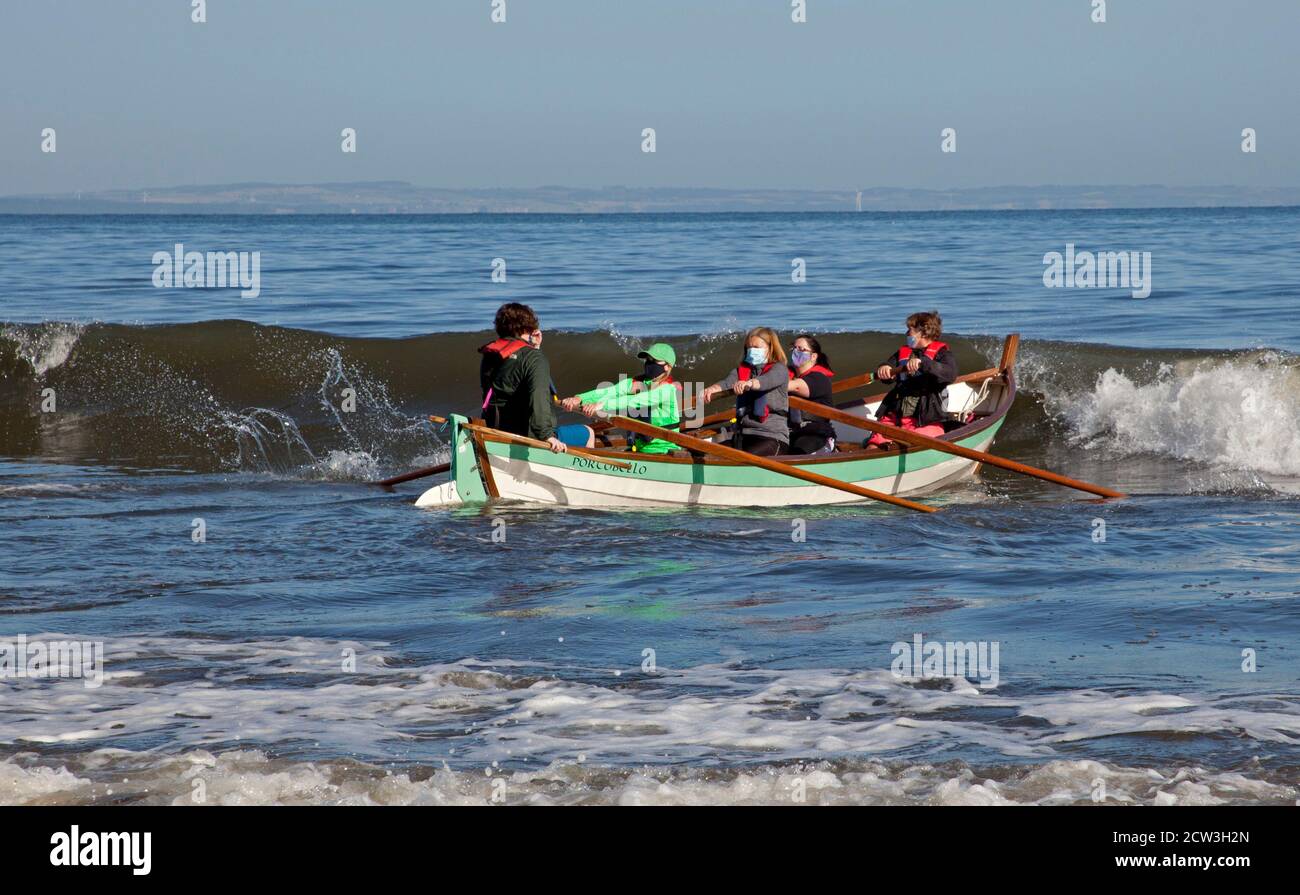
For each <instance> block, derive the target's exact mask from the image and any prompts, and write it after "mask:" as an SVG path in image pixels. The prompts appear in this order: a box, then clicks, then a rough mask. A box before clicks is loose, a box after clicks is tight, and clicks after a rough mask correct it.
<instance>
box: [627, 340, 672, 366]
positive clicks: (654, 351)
mask: <svg viewBox="0 0 1300 895" xmlns="http://www.w3.org/2000/svg"><path fill="white" fill-rule="evenodd" d="M637 357H648V358H650V359H651V360H657V361H659V363H661V364H672V365H673V366H674V367H675V366H677V352H676V351H673V346H671V345H669V344H667V343H666V342H655V343H654V344H653V345H651V346H650V347H649V348H647V349H646V350H645V351H640V352H637Z"/></svg>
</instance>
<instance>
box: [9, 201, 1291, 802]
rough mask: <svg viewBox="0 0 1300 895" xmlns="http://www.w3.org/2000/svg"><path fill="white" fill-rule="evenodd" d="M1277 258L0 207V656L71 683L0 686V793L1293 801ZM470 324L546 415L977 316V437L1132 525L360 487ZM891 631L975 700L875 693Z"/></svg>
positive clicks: (985, 505)
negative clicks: (522, 367) (646, 363)
mask: <svg viewBox="0 0 1300 895" xmlns="http://www.w3.org/2000/svg"><path fill="white" fill-rule="evenodd" d="M177 242H181V243H184V245H185V247H186V249H188V250H196V251H249V252H253V251H256V252H260V253H261V268H260V273H261V294H260V296H259V297H258V298H256V299H246V298H241V297H240V296H239V294H238V291H236V290H229V289H227V290H214V289H157V288H154V287H153V285H152V283H151V278H152V275H153V264H152V262H151V259H152V257H153V255H154V253H155V252H170V251H171V249H172V246H173V245H174V244H175V243H177ZM1067 244H1073V245H1074V246H1076V249H1077V250H1078V251H1085V250H1086V251H1094V252H1097V251H1136V252H1150V253H1151V271H1152V290H1151V294H1150V296H1149V297H1147V298H1144V299H1140V298H1133V297H1132V296H1131V295H1129V293H1128V291H1127V290H1120V289H1112V290H1101V289H1079V288H1074V289H1049V288H1046V287H1045V286H1044V283H1043V270H1044V264H1043V256H1044V254H1045V253H1048V252H1052V251H1060V252H1064V251H1065V247H1066V245H1067ZM1297 249H1300V210H1297V209H1206V210H1134V211H1070V212H1064V211H1045V212H988V213H953V214H938V213H936V214H898V215H870V214H862V215H855V214H847V215H647V216H636V215H626V216H609V217H602V216H592V217H567V216H527V215H520V216H468V217H456V216H439V217H365V216H355V217H320V218H298V217H285V218H277V217H211V218H206V217H129V218H128V217H104V218H94V217H88V218H73V217H0V270H3V272H4V291H3V298H2V299H0V302H2V304H0V427H2V428H0V668H2V667H3V660H4V655H5V653H4V652H2V651H3V650H4V649H5V648H6V643H5V642H7V643H8V645H9V646H11V647H13V648H14V649H16V648H17V647H16V644H17V639H18V638H19V637H20V636H23V637H25V638H27V640H28V641H29V642H32V643H49V642H53V641H56V640H63V639H68V640H77V641H90V642H102V644H103V657H104V662H103V672H104V676H103V678H102V681H100V683H99V685H98V686H86V684H85V682H84V681H82V680H79V679H57V680H51V679H43V678H40V677H31V676H16V675H15V674H12V673H10V674H8V675H7V676H6V677H5V678H4V679H3V680H0V688H3V694H4V699H3V701H0V801H3V802H24V803H27V802H63V801H66V802H78V803H81V802H107V801H127V802H188V801H192V800H193V794H194V792H195V791H196V786H195V781H202V783H203V787H202V789H203V792H204V793H205V795H204V798H205V799H208V800H211V801H221V802H232V803H239V802H259V803H260V802H279V803H299V802H484V801H491V800H492V799H494V798H497V799H501V800H504V801H518V802H610V801H614V802H720V801H723V802H745V801H754V802H782V801H791V800H795V799H796V793H806V798H807V800H808V801H810V802H888V803H917V802H920V803H989V802H995V803H996V802H1016V803H1066V802H1080V803H1082V802H1091V801H1095V800H1098V798H1099V793H1100V798H1101V799H1102V800H1107V801H1112V802H1115V801H1118V802H1125V803H1141V804H1166V803H1180V804H1188V803H1209V804H1213V803H1219V802H1245V803H1282V802H1286V803H1291V802H1293V801H1294V800H1295V799H1296V798H1297V797H1300V748H1298V746H1297V744H1298V743H1300V655H1298V654H1297V650H1298V649H1300V612H1298V611H1297V605H1298V604H1297V602H1296V601H1297V599H1300V503H1298V502H1297V500H1296V497H1295V495H1296V494H1297V493H1300V432H1298V427H1297V422H1296V420H1297V410H1300V364H1298V363H1297V360H1296V354H1295V353H1296V352H1298V351H1300V322H1298V321H1300V315H1297V314H1296V309H1297V300H1298V299H1300V275H1297V273H1296V271H1295V268H1294V259H1295V258H1296V257H1297ZM494 258H502V259H504V260H505V269H506V281H505V282H504V283H494V282H493V281H492V279H491V273H492V269H493V259H494ZM796 258H802V259H804V261H805V262H806V270H807V281H806V282H804V283H794V282H792V280H791V271H792V266H791V263H792V260H793V259H796ZM506 300H518V301H525V302H529V303H531V304H533V305H534V307H536V308H537V310H538V311H539V313H540V314H541V316H542V319H543V325H544V327H545V328H546V330H547V332H548V336H547V342H546V344H545V348H546V350H547V353H548V355H550V356H551V358H552V362H553V367H554V370H555V375H556V379H557V385H559V387H560V388H561V390H562V391H571V390H576V389H577V388H578V387H582V386H586V385H588V384H590V382H591V381H598V380H599V379H602V378H607V377H609V376H610V375H613V374H616V373H617V372H619V370H620V369H625V368H624V367H621V366H620V365H621V364H625V363H627V362H628V360H627V359H628V357H629V356H630V355H631V354H634V349H635V348H636V347H637V346H639V345H640V344H642V343H644V342H645V341H647V340H649V339H651V338H660V337H666V338H668V339H669V340H670V341H673V342H674V344H675V345H676V346H677V347H678V350H679V354H681V355H682V357H683V367H689V368H691V370H692V371H694V372H698V373H699V375H701V376H704V377H705V378H709V377H710V376H711V375H712V374H713V372H714V371H720V370H722V369H724V368H725V367H726V366H727V365H728V364H729V363H731V362H733V355H734V354H735V351H736V340H737V334H738V331H741V330H743V329H744V328H745V327H748V326H751V325H755V324H759V323H762V324H769V325H773V326H776V327H778V328H779V329H780V330H781V332H782V333H783V334H788V335H789V336H791V337H792V336H793V335H795V334H796V333H797V332H798V331H799V330H802V329H805V328H806V329H811V330H813V331H815V332H817V333H821V334H826V333H830V334H831V335H830V336H829V337H828V338H827V340H826V341H827V344H828V345H829V346H831V348H830V350H831V351H832V353H833V355H834V356H836V357H837V358H839V359H840V361H839V362H838V363H837V369H838V370H839V372H840V373H842V374H845V375H847V374H851V373H854V372H858V371H859V370H862V369H867V368H868V367H869V366H871V365H872V363H873V361H876V360H879V359H880V357H882V356H883V355H884V354H887V353H888V350H889V349H890V347H891V346H892V345H893V344H895V343H896V342H897V340H898V335H897V334H898V333H899V332H900V329H901V323H902V319H903V318H904V317H905V316H906V314H907V313H909V312H910V311H913V310H919V309H929V308H938V309H940V310H941V311H942V313H943V316H944V319H945V324H946V328H947V329H948V331H949V332H950V333H951V334H952V339H951V341H952V342H953V344H954V346H955V347H956V349H957V351H958V356H959V359H960V360H961V362H962V364H963V367H965V368H968V369H976V368H978V367H980V366H985V365H987V364H989V363H992V362H993V361H994V360H996V357H997V352H998V350H999V346H1000V340H1001V337H1002V336H1003V335H1004V334H1005V333H1008V332H1012V331H1019V332H1021V333H1022V334H1023V335H1024V338H1025V341H1024V343H1023V345H1022V349H1021V358H1020V363H1019V365H1018V374H1019V379H1020V385H1021V389H1022V391H1021V396H1020V398H1019V400H1018V402H1017V406H1016V408H1015V409H1014V410H1013V412H1012V414H1011V416H1010V417H1009V419H1008V421H1007V424H1006V427H1005V429H1004V431H1003V433H1002V435H1001V436H1000V437H999V440H998V442H997V451H998V452H999V453H1002V454H1005V455H1007V456H1010V457H1013V458H1014V459H1018V460H1022V461H1024V462H1028V463H1033V464H1037V465H1041V466H1047V467H1050V468H1053V469H1057V470H1059V471H1062V472H1064V473H1066V474H1068V475H1072V476H1076V477H1080V478H1084V479H1088V480H1091V481H1097V482H1102V483H1105V484H1108V485H1112V486H1114V487H1117V488H1119V489H1121V490H1124V491H1126V492H1128V493H1130V494H1131V495H1132V496H1131V497H1130V498H1129V499H1127V500H1123V501H1114V502H1097V501H1093V500H1091V499H1088V498H1087V496H1086V495H1081V494H1076V493H1074V492H1071V491H1067V490H1063V489H1059V488H1056V487H1054V486H1051V485H1047V484H1044V483H1040V482H1037V481H1035V480H1029V479H1024V478H1021V477H1018V476H1015V475H1013V474H1011V473H1008V472H1003V471H1000V470H995V469H987V468H986V469H985V470H984V471H983V472H982V473H981V475H980V477H979V478H977V479H975V480H973V481H971V482H968V483H964V484H960V485H955V486H953V487H951V488H948V489H945V490H944V491H942V492H940V493H938V494H936V495H933V496H931V497H928V498H926V500H928V501H930V502H932V503H933V504H934V505H936V506H939V507H940V508H941V509H942V511H941V512H939V513H936V514H932V515H926V516H920V515H913V514H907V513H906V512H905V511H901V510H894V509H892V508H886V507H880V506H876V505H864V506H848V507H835V508H820V509H813V508H791V509H788V510H753V509H734V510H704V509H682V510H672V511H666V510H665V511H626V512H620V511H584V510H566V509H542V508H536V507H526V506H508V505H506V506H496V507H488V508H461V509H457V510H441V511H422V510H416V509H414V508H413V507H412V505H411V504H412V502H413V500H414V499H415V497H416V496H417V495H418V494H419V493H420V490H421V488H422V486H423V485H425V484H428V483H429V482H430V481H431V480H424V481H421V482H413V483H411V484H410V485H406V486H402V487H400V488H399V489H397V490H396V491H394V492H384V491H381V490H379V489H375V488H373V487H371V486H368V485H366V484H365V482H366V481H367V480H368V479H370V478H374V477H378V476H380V475H381V474H385V473H388V472H390V471H397V470H401V469H404V468H408V467H411V466H420V465H426V464H428V463H433V462H437V460H439V459H442V458H443V457H445V455H446V450H445V447H446V446H445V441H444V439H443V437H442V436H441V434H440V433H439V432H438V430H437V429H436V428H434V427H433V426H431V425H430V424H428V423H427V422H425V421H424V420H423V416H424V415H425V414H427V413H429V412H431V411H434V410H438V411H445V410H447V409H467V408H469V407H471V406H472V405H473V402H474V399H475V397H476V395H475V394H474V379H475V376H474V374H475V370H476V360H477V356H476V355H475V354H474V351H473V348H474V346H475V345H476V344H478V341H479V340H480V336H481V333H480V332H479V331H482V330H485V329H487V328H488V326H489V325H490V320H491V315H492V313H493V311H494V310H495V308H496V306H497V305H498V304H499V303H500V302H502V301H506ZM230 320H242V321H248V323H247V324H237V323H228V322H226V323H223V322H221V321H230ZM627 369H630V368H627ZM344 387H351V388H354V389H355V390H356V392H357V394H358V396H359V398H360V403H361V405H362V407H361V410H360V412H358V413H357V414H355V415H354V416H353V415H348V414H346V413H344V412H341V410H340V404H339V390H340V389H341V388H344ZM45 389H53V390H54V393H55V394H56V395H57V397H58V402H59V403H58V409H56V410H55V411H53V412H48V413H42V412H41V411H40V402H41V400H42V396H43V395H44V394H45V392H44V390H45ZM800 526H802V528H803V530H804V531H806V538H805V539H803V540H800V539H798V538H797V537H795V536H794V535H795V534H796V532H797V531H798V530H799V528H800ZM199 529H201V532H202V535H203V537H202V538H198V536H197V534H196V532H197V531H198V530H199ZM502 535H504V539H502V537H501V536H502ZM918 635H919V636H920V637H921V638H922V639H923V641H924V642H957V643H967V642H970V643H979V644H984V645H985V646H986V647H990V646H992V645H993V644H996V646H997V656H998V665H997V678H998V680H997V686H996V687H988V686H985V687H979V686H976V685H975V683H974V682H973V681H964V680H956V679H930V680H909V679H905V678H902V677H899V676H898V675H896V674H895V673H894V672H895V671H896V670H898V669H897V664H896V660H897V659H898V657H899V654H900V653H901V652H902V651H901V650H900V649H896V648H895V647H896V645H897V644H912V643H914V641H915V638H916V637H917V636H918ZM973 677H974V676H973ZM989 682H990V681H989V680H988V679H985V680H984V683H986V684H987V683H989ZM91 683H92V684H93V683H94V681H92V682H91ZM1098 781H1101V782H1100V784H1099V783H1098Z"/></svg>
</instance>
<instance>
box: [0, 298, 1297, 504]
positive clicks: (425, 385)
mask: <svg viewBox="0 0 1300 895" xmlns="http://www.w3.org/2000/svg"><path fill="white" fill-rule="evenodd" d="M790 335H793V333H791V334H790ZM488 338H489V334H488V333H466V332H446V333H431V334H428V335H423V336H416V337H410V338H400V339H383V338H345V337H339V336H334V335H328V334H324V333H318V332H313V331H308V330H298V329H287V328H282V327H273V326H262V325H258V324H253V323H247V322H243V321H232V320H226V321H209V322H204V323H194V324H178V325H157V326H125V325H117V324H85V325H83V324H71V323H57V322H56V323H44V324H9V325H4V326H3V327H0V454H5V455H9V456H17V457H26V456H37V457H42V458H46V459H54V460H62V459H68V460H75V461H90V462H114V463H119V464H124V465H130V464H142V465H143V464H147V465H152V466H166V467H176V468H181V469H193V470H197V471H220V470H238V471H254V472H270V473H277V474H284V475H293V476H303V477H310V478H330V479H340V480H349V479H359V478H371V477H373V476H375V475H378V474H381V473H384V472H388V471H392V470H396V469H401V468H408V467H409V466H411V465H413V464H418V463H422V462H425V461H427V462H429V463H435V462H438V460H439V459H441V458H443V457H445V456H446V444H445V440H444V439H443V438H442V437H441V435H440V433H439V432H438V430H437V429H436V428H435V427H434V426H433V424H431V423H430V422H429V421H428V419H427V417H428V414H430V413H438V414H445V413H447V412H448V411H452V410H455V411H461V412H473V411H474V409H475V404H476V403H477V402H476V401H475V397H476V396H477V394H478V384H477V374H478V355H477V354H476V352H475V349H476V348H477V347H478V346H479V345H481V344H482V343H483V342H485V341H487V340H488ZM653 340H654V339H651V338H638V337H631V336H627V335H624V334H621V333H618V332H594V333H570V332H552V333H548V334H547V336H546V341H545V344H544V348H545V350H546V352H547V356H548V358H549V359H550V361H551V369H552V375H553V378H554V380H555V382H556V384H557V387H558V388H559V389H561V390H562V391H577V390H578V389H579V388H585V387H589V386H590V385H591V384H593V383H596V382H600V381H604V380H608V379H611V378H613V377H615V376H617V375H618V374H619V373H620V372H631V371H634V370H635V368H636V366H637V361H636V360H635V358H634V355H635V352H636V351H637V350H639V349H640V348H641V347H644V345H645V344H646V343H648V342H649V341H653ZM668 340H669V341H670V342H672V344H673V345H674V347H675V348H676V349H677V351H678V356H679V358H680V364H679V371H680V375H679V377H678V378H680V379H693V380H694V379H698V380H705V381H712V380H713V379H716V378H719V377H720V376H721V375H722V374H723V373H724V372H725V371H726V370H727V369H728V368H729V367H730V366H731V365H732V364H734V363H735V358H734V354H735V352H736V333H735V332H733V331H731V329H729V328H725V327H724V330H723V331H720V332H717V333H710V334H704V335H699V336H690V337H671V336H670V337H668ZM896 341H897V337H896V336H895V335H892V334H889V333H880V332H860V333H851V332H850V333H831V334H827V335H826V336H825V337H824V338H823V339H822V342H823V345H824V346H825V348H826V350H827V351H828V353H829V354H830V356H831V358H832V359H833V362H834V366H835V367H836V369H837V370H838V371H839V372H840V373H841V374H843V375H851V374H853V373H856V372H859V371H862V370H866V369H869V368H871V367H873V366H875V365H876V363H877V362H878V361H879V360H881V359H882V358H883V357H885V356H887V355H888V354H889V353H890V352H891V351H892V350H893V348H894V347H895V343H896ZM949 341H950V342H951V343H952V345H953V346H954V349H955V350H956V352H957V356H958V360H959V363H960V364H961V367H962V369H964V370H974V369H979V368H983V367H986V366H990V365H992V364H993V363H995V362H996V359H997V357H998V354H999V351H1000V347H1001V340H1000V339H999V338H997V337H993V336H971V337H959V336H953V337H950V338H949ZM1017 372H1018V377H1019V381H1020V384H1021V388H1022V398H1021V400H1020V401H1019V402H1017V405H1016V407H1015V408H1014V409H1013V411H1012V414H1011V417H1010V419H1009V421H1008V425H1007V426H1006V427H1005V428H1004V430H1003V434H1002V436H1001V437H1000V438H999V442H998V444H999V446H1000V447H1001V448H1002V449H1003V450H1004V451H1005V452H1007V453H1009V454H1011V455H1014V456H1019V457H1024V458H1026V459H1027V460H1029V462H1034V460H1035V459H1038V460H1045V459H1047V458H1057V459H1059V457H1060V456H1061V452H1065V454H1066V455H1067V457H1068V456H1076V455H1080V454H1089V455H1092V454H1099V455H1100V454H1104V455H1105V456H1108V457H1110V458H1112V459H1123V458H1126V457H1139V456H1141V457H1158V458H1164V459H1165V460H1173V461H1177V462H1179V463H1183V464H1191V465H1193V466H1205V467H1210V468H1214V469H1221V470H1225V471H1230V472H1234V473H1244V474H1246V476H1247V478H1250V477H1252V476H1253V477H1263V478H1268V477H1282V478H1288V479H1289V478H1295V477H1300V427H1297V425H1296V418H1297V411H1298V410H1300V358H1297V357H1296V356H1295V355H1291V354H1287V353H1283V352H1278V351H1264V350H1251V351H1237V352H1229V351H1207V350H1197V349H1133V348H1121V347H1114V346H1107V345H1088V344H1078V343H1063V342H1046V341H1027V342H1025V343H1024V344H1023V346H1022V348H1021V354H1020V358H1019V362H1018V365H1017ZM46 389H53V394H54V395H55V396H56V398H57V411H58V412H57V413H43V412H42V406H41V405H42V396H43V395H45V394H46V392H45V390H46Z"/></svg>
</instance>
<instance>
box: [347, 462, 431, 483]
mask: <svg viewBox="0 0 1300 895" xmlns="http://www.w3.org/2000/svg"><path fill="white" fill-rule="evenodd" d="M450 469H451V464H450V463H439V464H438V465H437V466H426V467H425V468H424V469H417V470H415V471H414V472H405V473H402V474H401V475H395V476H393V477H392V478H391V479H383V480H381V481H378V482H367V483H366V484H369V485H379V486H380V487H381V488H391V487H393V486H394V485H400V484H402V482H409V481H412V480H414V479H422V478H424V477H425V476H430V475H438V473H441V472H448V471H449V470H450Z"/></svg>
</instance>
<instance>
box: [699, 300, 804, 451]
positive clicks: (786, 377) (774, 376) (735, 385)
mask: <svg viewBox="0 0 1300 895" xmlns="http://www.w3.org/2000/svg"><path fill="white" fill-rule="evenodd" d="M786 363H787V360H786V356H785V349H783V348H782V347H781V340H780V339H779V338H778V337H777V335H776V332H774V331H773V330H772V329H771V328H769V327H766V326H758V327H755V328H754V329H751V330H750V331H749V332H748V333H746V334H745V343H744V354H743V356H742V357H741V360H740V365H739V366H738V367H736V369H734V370H732V371H731V372H730V373H728V374H727V376H726V377H725V378H724V379H722V380H721V381H719V382H716V383H714V384H713V385H711V386H709V387H708V388H706V389H705V390H704V392H703V393H702V395H701V397H702V398H703V400H704V401H705V403H707V402H709V401H711V400H712V399H713V397H714V396H715V395H717V394H718V393H720V392H722V391H723V390H724V389H730V390H731V391H732V392H734V393H735V395H736V424H735V427H734V429H732V434H731V437H730V439H729V440H727V441H725V442H722V443H723V444H726V445H727V446H728V447H733V448H738V449H740V450H742V451H748V452H749V453H751V454H756V455H758V456H760V457H770V456H772V455H773V454H784V453H788V452H789V450H790V401H789V395H788V391H787V389H788V387H789V384H790V370H789V368H788V367H787V366H786Z"/></svg>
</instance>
